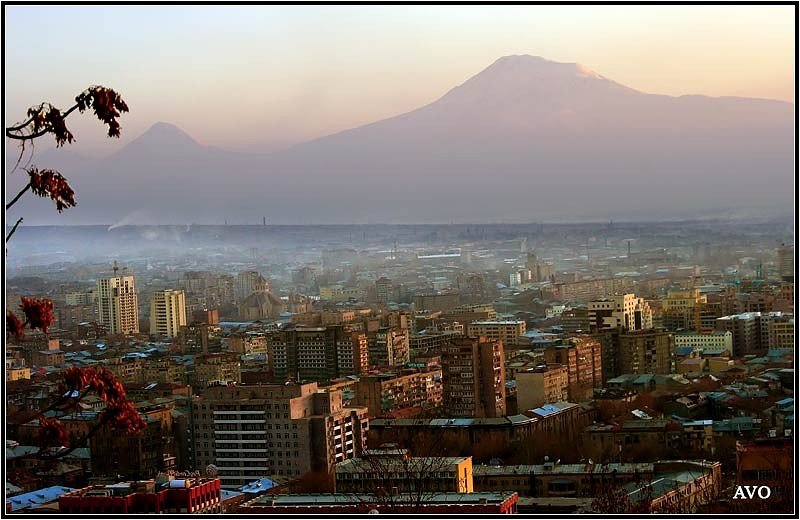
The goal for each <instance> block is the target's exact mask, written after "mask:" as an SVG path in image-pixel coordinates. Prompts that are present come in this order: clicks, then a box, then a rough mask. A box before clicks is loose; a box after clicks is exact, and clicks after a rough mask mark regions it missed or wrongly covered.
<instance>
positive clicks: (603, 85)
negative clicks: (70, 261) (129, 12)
mask: <svg viewBox="0 0 800 520" xmlns="http://www.w3.org/2000/svg"><path fill="white" fill-rule="evenodd" d="M792 106H793V105H792V104H790V103H787V102H783V101H779V100H765V99H760V98H739V97H710V96H702V95H692V94H689V95H685V96H665V95H660V94H649V93H644V92H640V91H638V90H635V89H632V88H630V87H627V86H625V85H621V84H619V83H616V82H614V81H613V80H611V79H609V78H607V77H605V76H603V75H601V74H599V73H597V72H594V71H593V70H591V69H590V68H588V67H585V66H583V65H581V64H579V63H561V62H553V61H550V60H546V59H544V58H542V57H539V56H529V55H511V56H504V57H500V58H498V59H497V60H495V61H494V62H493V63H492V64H490V65H489V66H488V67H486V68H485V69H483V70H482V71H480V72H478V73H477V74H475V75H473V76H472V77H470V78H468V79H467V80H466V81H464V82H463V83H461V84H460V85H457V86H455V87H453V88H452V89H450V90H448V91H447V92H446V93H445V94H444V95H442V96H441V97H439V98H438V99H436V100H434V101H433V102H431V103H428V104H426V105H423V106H421V107H419V108H417V109H414V110H411V111H408V112H405V113H403V114H399V115H396V116H393V117H389V118H385V119H382V120H379V121H375V122H372V123H369V124H366V125H362V126H358V127H354V128H350V129H346V130H342V131H340V132H335V133H332V134H329V135H326V136H322V137H319V138H316V139H312V140H309V141H306V142H304V143H299V144H296V145H294V146H291V147H289V148H287V149H284V150H279V151H274V152H269V153H263V154H245V153H240V152H228V151H225V150H221V149H218V148H214V147H211V146H205V145H202V144H200V143H198V142H197V141H196V140H195V139H194V138H193V137H192V136H191V135H189V134H188V133H187V132H185V131H183V130H182V129H180V128H178V127H177V126H175V125H172V124H170V123H164V122H160V123H156V124H154V125H153V126H152V127H150V129H148V130H147V131H146V132H144V133H143V134H141V135H140V136H138V137H137V138H136V139H134V140H133V141H131V142H130V143H128V145H127V146H125V147H124V148H122V149H121V150H119V151H117V152H115V154H113V155H112V156H110V157H108V158H106V159H104V160H102V161H101V162H99V163H98V164H96V165H95V167H94V168H93V169H92V168H90V170H91V171H87V172H85V173H82V174H81V175H80V177H81V180H82V181H88V180H89V179H91V181H92V182H82V183H81V184H82V185H81V186H75V189H76V193H78V196H79V206H78V207H77V208H73V209H70V210H69V212H65V213H64V216H67V215H69V218H70V219H72V218H74V219H75V220H76V221H80V220H81V219H88V218H92V219H96V218H100V217H102V218H103V220H104V221H108V220H112V221H116V220H119V219H124V218H125V215H130V214H135V215H147V216H148V217H152V218H153V219H155V220H158V219H162V220H164V221H173V222H182V221H187V222H192V221H197V216H203V217H208V218H213V220H215V221H222V220H223V219H224V218H225V217H226V216H230V217H239V216H244V215H259V218H260V215H263V214H265V213H266V214H267V215H270V214H275V215H282V216H285V217H286V218H296V219H298V220H302V219H305V218H307V217H310V218H313V219H314V220H316V221H320V220H324V221H331V222H357V221H359V219H361V220H364V219H371V220H384V221H387V222H398V223H401V222H403V221H404V219H408V218H409V217H410V216H413V217H414V218H416V219H420V218H422V219H429V220H437V221H448V220H451V219H455V220H458V219H482V220H493V219H494V220H497V219H522V220H525V219H528V218H529V219H532V220H538V219H541V218H557V217H558V216H559V215H561V216H570V217H575V216H584V217H590V216H592V215H597V216H605V215H607V214H610V215H612V216H614V215H617V216H619V217H622V216H627V215H628V214H630V215H631V216H636V215H639V216H646V215H649V214H653V213H658V212H661V213H663V214H665V215H667V214H677V215H682V214H687V212H688V213H691V212H695V213H697V212H702V211H703V209H704V208H706V207H709V206H714V205H724V204H733V205H734V207H736V206H741V207H744V206H747V205H753V207H770V206H771V205H776V204H778V205H785V204H788V203H790V202H791V193H790V190H789V189H788V187H789V186H791V182H792V174H793V162H792V159H793V149H794V147H793V142H792V136H793V128H794V125H793V110H791V107H792ZM121 185H124V186H125V189H124V193H120V190H119V186H121ZM690 186H691V189H687V187H690ZM83 204H85V206H84V205H83ZM86 207H88V208H90V210H88V211H86V212H85V213H84V209H83V208H86ZM51 221H52V220H51ZM198 223H199V222H198Z"/></svg>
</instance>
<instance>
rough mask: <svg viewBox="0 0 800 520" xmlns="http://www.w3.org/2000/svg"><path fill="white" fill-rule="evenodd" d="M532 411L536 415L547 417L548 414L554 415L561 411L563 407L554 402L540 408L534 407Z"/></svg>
mask: <svg viewBox="0 0 800 520" xmlns="http://www.w3.org/2000/svg"><path fill="white" fill-rule="evenodd" d="M532 411H533V413H535V414H536V415H541V416H542V417H547V416H548V415H553V414H554V413H558V412H560V411H561V408H559V407H558V406H555V405H552V404H543V405H542V406H541V407H540V408H534V409H533V410H532Z"/></svg>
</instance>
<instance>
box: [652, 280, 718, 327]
mask: <svg viewBox="0 0 800 520" xmlns="http://www.w3.org/2000/svg"><path fill="white" fill-rule="evenodd" d="M706 303H708V299H707V297H706V295H704V294H700V289H689V290H686V291H668V292H667V297H666V298H662V299H661V300H658V304H659V306H660V308H661V312H660V314H661V316H660V318H661V320H662V321H663V325H664V327H665V328H667V329H669V330H679V329H685V330H700V328H701V323H700V313H701V310H702V309H703V306H704V305H705V304H706Z"/></svg>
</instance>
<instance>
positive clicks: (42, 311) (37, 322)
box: [6, 296, 56, 333]
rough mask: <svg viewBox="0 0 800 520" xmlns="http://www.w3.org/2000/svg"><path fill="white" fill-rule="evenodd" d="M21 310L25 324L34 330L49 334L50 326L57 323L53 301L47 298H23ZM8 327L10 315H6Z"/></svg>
mask: <svg viewBox="0 0 800 520" xmlns="http://www.w3.org/2000/svg"><path fill="white" fill-rule="evenodd" d="M20 301H21V302H22V303H21V304H20V306H19V308H20V309H22V313H23V314H25V324H27V325H29V326H30V327H31V328H32V329H41V331H42V332H44V333H47V331H48V330H49V329H50V326H51V325H53V323H55V321H56V317H55V315H54V314H53V301H52V300H48V299H47V298H27V297H25V296H23V297H22V298H21V300H20ZM6 326H8V315H6Z"/></svg>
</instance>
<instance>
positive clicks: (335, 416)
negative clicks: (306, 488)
mask: <svg viewBox="0 0 800 520" xmlns="http://www.w3.org/2000/svg"><path fill="white" fill-rule="evenodd" d="M191 413H192V436H193V446H194V457H195V466H196V467H202V468H205V467H207V466H208V465H209V464H214V465H215V466H216V467H217V470H218V474H219V478H220V480H221V481H222V487H223V488H236V487H239V486H242V485H244V484H247V483H249V482H252V481H253V480H256V479H260V478H263V477H264V476H274V477H285V478H299V477H300V476H302V475H303V474H305V473H307V472H309V471H323V472H330V471H332V470H333V466H334V465H335V464H336V463H339V462H343V461H345V460H347V459H351V458H353V457H358V456H359V455H360V454H361V453H362V452H363V450H364V447H365V446H366V435H367V430H368V429H369V421H368V419H367V409H366V408H364V407H351V408H347V407H345V406H344V405H343V404H342V393H341V391H340V390H333V391H323V390H320V389H319V388H318V386H317V383H308V384H303V385H297V384H283V385H226V386H211V387H208V388H206V389H205V390H204V391H203V393H202V395H200V396H199V397H196V398H195V399H194V400H193V402H192V412H191Z"/></svg>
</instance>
